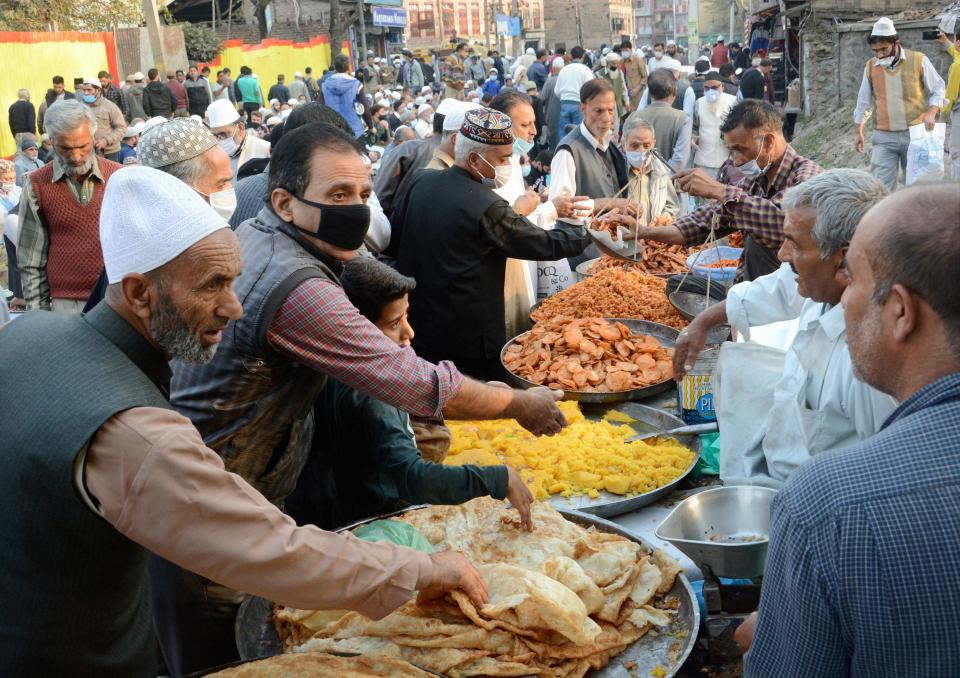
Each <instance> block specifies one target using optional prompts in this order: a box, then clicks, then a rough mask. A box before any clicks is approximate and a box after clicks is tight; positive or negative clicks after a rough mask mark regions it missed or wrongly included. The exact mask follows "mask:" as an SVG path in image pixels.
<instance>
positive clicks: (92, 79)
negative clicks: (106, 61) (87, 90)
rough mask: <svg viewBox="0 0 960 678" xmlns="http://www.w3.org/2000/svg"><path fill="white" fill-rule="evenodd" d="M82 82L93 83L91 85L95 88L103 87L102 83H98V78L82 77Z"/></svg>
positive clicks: (85, 83)
mask: <svg viewBox="0 0 960 678" xmlns="http://www.w3.org/2000/svg"><path fill="white" fill-rule="evenodd" d="M83 84H84V85H93V86H94V87H96V88H97V89H103V85H101V84H100V80H99V78H84V79H83Z"/></svg>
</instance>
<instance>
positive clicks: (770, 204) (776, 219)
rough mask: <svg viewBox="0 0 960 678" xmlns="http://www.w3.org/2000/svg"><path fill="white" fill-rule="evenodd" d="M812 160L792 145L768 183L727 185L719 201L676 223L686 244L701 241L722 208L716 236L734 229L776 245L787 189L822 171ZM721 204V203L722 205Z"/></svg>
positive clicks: (779, 243)
mask: <svg viewBox="0 0 960 678" xmlns="http://www.w3.org/2000/svg"><path fill="white" fill-rule="evenodd" d="M822 171H823V170H822V168H821V167H820V166H819V165H817V163H815V162H813V161H812V160H807V159H806V158H803V157H800V156H799V155H797V153H796V151H794V150H793V148H792V147H791V146H787V152H786V153H785V154H784V156H783V161H782V162H781V164H780V169H779V170H777V174H776V176H774V178H773V181H771V182H770V184H769V186H767V185H766V184H765V183H761V182H759V181H755V180H754V181H750V180H746V181H741V182H740V184H738V185H736V186H726V187H724V190H723V200H721V201H720V203H719V205H710V206H706V207H702V208H700V209H699V210H697V211H695V212H693V213H692V214H689V215H687V216H686V217H683V218H682V219H679V220H678V221H677V223H676V226H677V228H678V229H680V232H681V233H682V234H683V238H684V243H685V244H686V245H687V246H690V245H698V244H700V243H702V242H703V241H704V240H705V239H706V237H707V235H708V234H709V233H710V222H711V220H712V219H713V216H714V214H716V212H717V210H718V209H719V210H721V214H720V217H721V218H720V229H718V232H717V236H718V237H719V236H721V235H726V234H727V233H729V232H730V231H732V230H734V229H739V230H741V231H744V232H746V233H750V234H751V235H752V236H753V237H754V238H755V239H756V240H757V241H758V242H759V243H760V244H761V245H763V246H764V247H769V248H771V249H777V248H779V247H780V245H782V244H783V212H782V211H781V210H780V201H781V200H782V199H783V194H784V192H785V191H786V190H787V189H788V188H790V187H792V186H796V185H797V184H801V183H803V182H804V181H806V180H807V179H810V178H812V177H814V176H816V175H817V174H820V172H822ZM721 206H722V207H721Z"/></svg>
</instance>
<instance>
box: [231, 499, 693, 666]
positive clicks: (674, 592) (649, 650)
mask: <svg viewBox="0 0 960 678" xmlns="http://www.w3.org/2000/svg"><path fill="white" fill-rule="evenodd" d="M417 508H423V507H422V506H412V507H410V508H407V509H404V510H402V511H396V512H393V513H390V514H387V515H383V516H376V517H374V518H368V519H366V520H362V521H359V522H357V523H354V524H352V525H349V526H347V527H344V528H341V529H340V530H338V531H339V532H345V531H349V530H352V529H355V528H356V527H359V526H360V525H365V524H366V523H369V522H373V521H374V520H381V519H383V518H391V517H394V516H397V515H400V514H402V513H406V512H407V511H412V510H414V509H417ZM558 510H559V511H560V513H561V514H562V515H563V517H564V518H566V519H567V520H569V521H571V522H573V523H576V524H578V525H582V526H584V527H594V528H595V529H597V530H599V531H601V532H609V533H611V534H618V535H620V536H621V537H625V538H627V539H629V540H630V541H633V542H636V543H638V544H640V545H642V546H643V547H645V548H646V549H648V550H652V549H651V547H650V545H649V544H647V543H646V542H644V541H643V540H642V539H640V538H639V537H637V536H636V535H634V534H633V533H631V532H628V531H627V530H625V529H624V528H622V527H620V526H619V525H616V524H614V523H611V522H610V521H608V520H604V519H603V518H599V517H597V516H593V515H588V514H586V513H582V512H580V511H571V510H565V509H558ZM667 595H670V596H675V597H676V598H677V599H678V600H679V601H680V605H679V608H678V610H677V616H676V618H675V619H674V622H673V624H672V627H671V629H670V630H669V633H666V632H659V633H647V634H646V635H645V636H643V637H642V638H640V640H638V641H637V642H635V643H634V644H633V645H631V646H630V647H628V648H627V649H626V650H624V651H623V652H622V653H620V654H619V655H617V656H616V657H614V658H613V660H611V662H610V663H609V664H607V666H605V667H604V668H603V669H601V670H599V671H591V672H589V673H588V674H587V677H588V678H627V677H628V676H632V675H636V676H649V675H651V674H652V672H653V670H654V669H655V668H657V667H658V666H660V667H662V668H663V670H664V671H665V673H664V676H666V678H670V677H671V676H676V675H677V673H678V672H679V671H680V667H681V666H683V663H684V662H685V661H686V660H687V658H688V657H689V656H690V653H691V652H692V651H693V648H694V645H696V642H697V633H698V632H699V629H700V607H699V605H698V604H697V599H696V597H695V595H694V593H693V589H692V588H691V586H690V581H689V580H688V579H687V577H686V575H685V574H683V573H682V572H681V573H680V574H679V575H678V576H677V579H676V581H675V582H674V584H673V588H672V589H670V592H669V593H668V594H667ZM272 614H273V604H272V603H271V602H270V601H268V600H264V599H263V598H257V597H254V596H248V597H247V599H246V600H245V601H244V602H243V605H241V606H240V611H239V613H238V615H237V623H236V636H237V649H238V650H239V651H240V656H241V657H243V658H244V659H254V658H258V657H259V658H262V657H267V656H272V655H275V654H280V639H279V638H278V637H277V632H276V630H275V629H274V627H273V623H272V622H271V621H270V617H271V615H272ZM628 662H636V666H635V667H634V668H633V670H627V669H626V668H624V666H623V665H624V664H626V663H628Z"/></svg>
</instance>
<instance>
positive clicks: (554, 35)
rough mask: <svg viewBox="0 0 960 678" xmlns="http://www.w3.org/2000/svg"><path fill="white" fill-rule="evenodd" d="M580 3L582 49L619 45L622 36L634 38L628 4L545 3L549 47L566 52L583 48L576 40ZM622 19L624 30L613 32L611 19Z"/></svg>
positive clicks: (613, 0) (591, 0) (617, 0)
mask: <svg viewBox="0 0 960 678" xmlns="http://www.w3.org/2000/svg"><path fill="white" fill-rule="evenodd" d="M577 3H579V14H580V29H581V35H582V36H583V39H582V45H583V46H584V47H586V48H589V49H596V48H598V47H599V46H600V45H602V44H607V45H611V44H619V43H620V39H621V35H633V33H634V29H633V5H632V2H630V1H628V0H575V2H571V1H570V0H544V2H543V15H544V29H545V34H546V46H547V47H549V48H551V49H552V48H553V47H554V46H555V45H557V44H560V43H562V44H564V45H565V46H566V47H567V49H570V48H571V47H573V46H574V45H577V44H581V41H580V40H579V39H578V37H577V8H576V4H577ZM612 17H613V18H622V19H623V28H622V29H621V30H617V31H614V30H613V29H612V27H611V22H610V19H611V18H612Z"/></svg>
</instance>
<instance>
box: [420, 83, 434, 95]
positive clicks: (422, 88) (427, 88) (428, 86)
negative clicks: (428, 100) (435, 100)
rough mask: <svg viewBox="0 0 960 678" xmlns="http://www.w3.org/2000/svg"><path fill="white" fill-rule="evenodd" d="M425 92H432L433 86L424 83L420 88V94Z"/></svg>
mask: <svg viewBox="0 0 960 678" xmlns="http://www.w3.org/2000/svg"><path fill="white" fill-rule="evenodd" d="M426 92H431V93H432V92H433V88H432V87H430V85H424V86H423V87H421V88H420V94H425V93H426Z"/></svg>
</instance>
